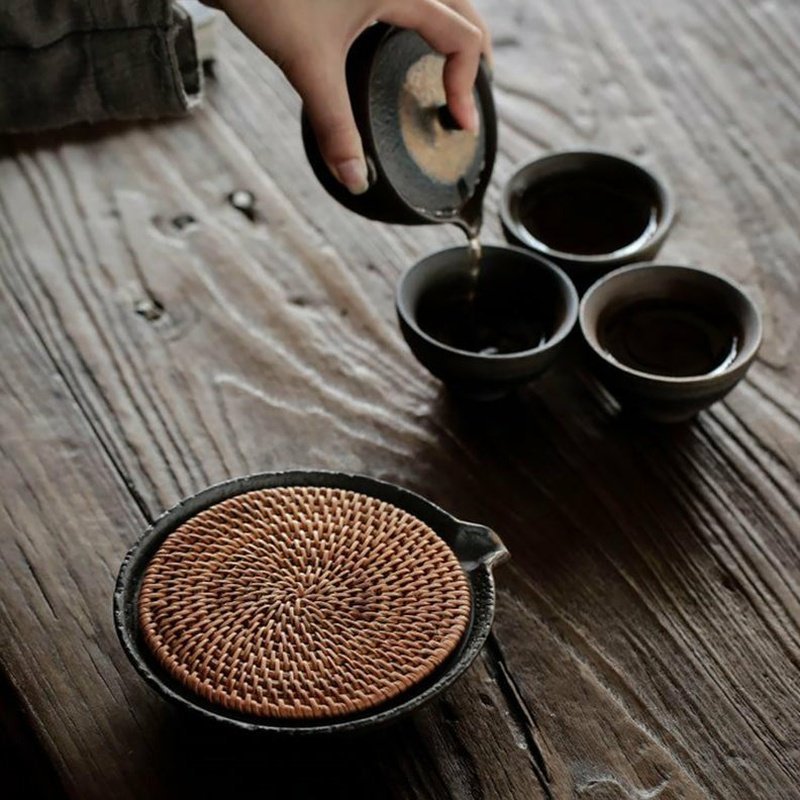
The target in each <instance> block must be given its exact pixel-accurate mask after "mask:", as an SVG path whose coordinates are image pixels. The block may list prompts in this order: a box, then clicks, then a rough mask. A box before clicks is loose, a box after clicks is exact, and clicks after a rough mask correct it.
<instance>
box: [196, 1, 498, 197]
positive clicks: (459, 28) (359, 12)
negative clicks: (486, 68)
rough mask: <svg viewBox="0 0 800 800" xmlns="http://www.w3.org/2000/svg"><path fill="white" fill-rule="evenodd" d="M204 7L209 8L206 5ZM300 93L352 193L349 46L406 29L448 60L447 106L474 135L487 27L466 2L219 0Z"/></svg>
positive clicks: (363, 179) (358, 152)
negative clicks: (371, 34) (384, 27)
mask: <svg viewBox="0 0 800 800" xmlns="http://www.w3.org/2000/svg"><path fill="white" fill-rule="evenodd" d="M209 4H212V3H211V2H209ZM213 4H214V5H216V6H217V7H219V8H221V9H222V10H223V11H225V12H226V13H227V14H228V16H229V17H230V18H231V20H233V22H234V23H235V24H236V25H237V26H238V27H239V28H240V29H241V30H242V32H243V33H244V34H245V35H246V36H247V37H248V38H250V39H251V40H252V41H253V42H254V43H255V44H256V45H257V46H258V47H260V48H261V50H263V51H264V52H265V53H266V54H267V55H268V56H269V57H270V58H271V59H272V60H273V61H274V62H275V63H276V64H277V65H278V66H279V67H280V68H281V69H282V70H283V72H284V74H285V75H286V77H287V78H288V79H289V81H290V82H291V83H292V85H293V86H294V87H295V89H297V91H298V92H299V93H300V96H301V97H302V98H303V102H304V103H305V107H306V111H307V113H308V117H309V119H310V121H311V125H312V126H313V128H314V133H315V134H316V137H317V141H318V142H319V147H320V151H321V153H322V156H323V158H324V159H325V161H326V163H327V164H328V167H329V169H330V170H331V172H332V173H333V174H334V175H336V177H337V178H338V179H339V181H341V183H343V184H344V185H345V186H346V187H347V188H348V189H349V190H350V191H351V192H353V193H354V194H360V193H362V192H364V191H366V190H367V188H368V187H369V183H368V178H367V165H366V162H365V160H364V151H363V148H362V145H361V137H360V136H359V133H358V128H357V127H356V123H355V120H354V119H353V112H352V109H351V107H350V98H349V95H348V92H347V83H346V80H345V59H346V56H347V51H348V50H349V49H350V45H351V44H352V43H353V41H354V39H355V38H356V37H357V36H358V35H359V34H360V33H361V32H362V31H363V30H364V29H365V28H367V27H368V26H369V25H371V24H372V23H373V22H375V21H381V22H386V23H389V24H391V25H397V26H398V27H401V28H409V29H411V30H415V31H417V33H419V34H420V36H422V38H423V39H425V40H426V41H427V42H428V44H429V45H430V46H431V47H432V48H434V49H435V50H437V51H438V52H440V53H441V54H442V55H444V56H445V57H446V59H447V60H446V63H445V68H444V86H445V92H446V94H447V104H448V106H449V108H450V112H451V113H452V115H453V117H454V118H455V120H456V121H457V122H458V123H459V125H461V127H462V128H466V129H467V130H472V131H475V130H476V129H477V127H478V112H477V109H476V108H475V101H474V98H473V94H472V87H473V85H474V83H475V77H476V75H477V72H478V65H479V62H480V55H481V53H482V52H483V53H484V54H485V55H486V56H487V58H489V59H490V58H491V42H490V38H489V33H488V30H487V28H486V25H485V23H484V22H483V20H482V19H481V17H480V15H479V14H478V13H477V11H475V9H474V8H473V6H472V4H471V2H470V0H216V2H213Z"/></svg>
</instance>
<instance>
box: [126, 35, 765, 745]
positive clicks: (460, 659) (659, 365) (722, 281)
mask: <svg viewBox="0 0 800 800" xmlns="http://www.w3.org/2000/svg"><path fill="white" fill-rule="evenodd" d="M442 64H443V59H442V58H441V57H440V56H438V55H436V54H434V53H433V52H432V51H431V50H430V48H429V47H428V46H427V45H426V44H425V42H424V41H423V40H422V39H421V38H420V37H419V36H417V35H416V34H414V33H412V32H410V31H405V30H401V29H397V28H390V27H388V26H385V25H380V24H378V25H374V26H372V27H370V28H369V29H368V30H367V31H366V32H365V33H364V34H362V35H361V36H360V37H359V38H358V39H357V40H356V42H355V44H354V45H353V47H352V48H351V51H350V54H349V56H348V61H347V78H348V86H349V89H350V95H351V101H352V106H353V110H354V112H355V116H356V119H357V122H358V124H359V129H360V132H361V135H362V140H363V143H364V149H365V153H366V156H367V163H368V169H369V175H370V187H369V189H368V190H367V191H366V192H365V193H364V194H362V195H351V194H350V193H349V192H348V191H347V190H346V189H344V188H343V187H342V186H341V185H340V184H339V183H338V181H336V180H335V179H334V177H333V176H332V175H331V174H330V172H329V171H328V168H327V166H326V165H325V163H324V161H323V160H322V157H321V155H320V153H319V150H318V148H317V145H316V141H315V139H314V137H313V135H312V133H311V131H310V129H309V127H308V125H307V124H306V122H305V119H304V125H303V137H304V142H305V145H306V152H307V154H308V158H309V161H310V163H311V165H312V167H313V169H314V172H315V173H316V175H317V177H318V178H319V180H320V182H321V183H322V184H323V186H324V187H325V188H326V189H327V190H328V192H329V193H330V194H331V195H333V197H335V198H336V199H337V200H338V201H339V202H341V203H342V204H343V205H345V206H347V207H348V208H350V209H352V210H353V211H356V212H357V213H359V214H362V215H364V216H366V217H369V218H372V219H376V220H383V221H387V222H395V223H407V224H422V223H431V222H439V223H441V222H449V223H455V224H458V225H459V226H460V227H462V228H463V229H464V230H465V232H466V233H467V234H468V236H470V237H471V238H472V240H473V242H474V241H476V240H477V235H478V232H479V230H480V223H481V213H482V206H483V197H484V193H485V191H486V188H487V186H488V184H489V180H490V178H491V173H492V167H493V164H494V158H495V152H496V148H497V120H496V116H495V110H494V105H493V100H492V92H491V83H490V78H489V75H488V74H487V72H486V71H485V70H484V69H483V68H481V71H480V73H479V75H478V78H477V81H476V85H475V97H476V101H477V105H478V108H479V112H480V128H479V133H478V134H473V133H469V132H467V131H462V130H460V129H458V126H457V125H455V123H454V121H453V119H452V117H451V116H450V115H449V113H448V112H447V108H446V103H445V97H444V90H443V87H442V81H441V72H442ZM674 215H675V206H674V201H673V197H672V193H671V192H670V190H669V188H668V187H667V185H666V184H665V182H664V181H663V180H661V179H660V178H659V177H658V176H656V175H655V174H654V173H653V172H652V171H650V170H648V169H645V168H644V167H643V166H641V165H639V164H637V163H634V162H633V161H630V160H628V159H627V158H623V157H620V156H617V155H612V154H609V153H601V152H565V153H555V154H551V155H547V156H544V157H543V158H538V159H536V160H534V161H531V162H529V163H527V164H524V165H523V166H521V167H520V168H518V169H517V170H516V172H515V173H514V174H513V176H512V177H511V179H510V180H509V181H508V183H507V184H506V186H505V188H504V191H503V194H502V203H501V217H502V223H503V228H504V230H505V233H506V235H507V238H508V239H509V240H510V241H511V242H513V245H511V246H500V245H492V246H486V247H483V248H479V252H478V254H477V255H476V254H475V248H474V247H473V248H472V249H470V248H468V247H456V248H451V249H448V250H444V251H441V252H437V253H434V254H432V255H429V256H427V257H425V258H423V259H422V260H421V261H419V262H418V263H417V264H415V265H414V266H412V267H411V268H410V269H409V270H408V271H407V272H406V273H405V275H404V276H403V277H402V278H401V280H400V283H399V286H398V289H397V297H396V305H397V314H398V318H399V323H400V327H401V330H402V332H403V335H404V337H405V339H406V341H407V342H408V344H409V346H410V348H411V350H412V352H413V353H414V355H415V356H416V357H417V359H418V360H419V361H420V362H421V363H422V364H423V365H424V366H425V367H427V369H429V370H430V372H431V373H433V374H434V375H435V376H437V377H438V378H440V379H441V380H442V381H444V382H445V383H446V384H447V385H448V387H450V388H451V389H452V390H453V391H454V392H457V393H460V394H463V395H466V396H468V397H470V398H472V399H478V400H492V399H495V398H498V397H501V396H504V395H506V394H508V393H509V392H510V391H513V390H514V389H516V388H517V387H519V386H520V385H522V384H524V383H526V382H527V381H529V380H531V379H532V378H534V377H535V376H536V375H538V374H540V373H541V372H542V371H543V370H545V369H546V368H547V367H549V366H550V365H551V364H552V363H553V362H555V361H557V360H558V358H559V355H560V354H561V353H562V349H563V347H564V345H565V344H566V342H567V339H568V337H569V336H570V334H571V333H572V331H573V329H574V328H575V327H576V326H577V327H578V328H579V330H580V334H581V336H582V338H583V341H584V342H585V346H586V347H585V349H586V351H587V352H588V354H589V356H590V358H591V359H592V364H593V367H594V369H595V371H596V375H597V377H598V379H599V380H600V381H601V382H602V383H603V385H604V386H605V387H606V388H607V389H608V391H609V392H610V393H611V394H612V395H613V396H614V397H615V398H616V399H617V400H618V401H619V402H620V404H621V405H622V406H623V407H626V408H631V409H633V410H634V411H635V412H637V413H639V414H641V415H643V416H645V417H648V418H651V419H653V420H657V421H662V422H676V421H680V420H684V419H687V418H689V417H691V416H693V415H694V414H695V413H696V412H697V411H699V410H700V409H702V408H704V407H706V406H708V405H709V404H711V403H713V402H714V401H716V400H718V399H719V398H721V397H722V396H723V395H725V394H726V393H727V392H728V391H730V389H731V388H732V387H733V386H734V385H735V384H736V383H737V382H738V381H739V380H740V379H741V378H742V376H743V375H744V373H745V372H746V370H747V369H748V367H749V365H750V364H751V362H752V361H753V359H754V357H755V354H756V351H757V349H758V346H759V344H760V339H761V321H760V315H759V312H758V309H757V308H756V306H755V305H754V304H753V302H752V301H751V300H750V299H749V298H748V297H747V295H746V294H745V293H744V292H743V291H742V290H741V289H740V288H739V287H737V286H736V285H735V284H733V283H732V282H731V281H729V280H727V279H726V278H724V277H722V276H721V275H717V274H714V273H711V272H707V271H704V270H701V269H697V268H694V267H686V266H675V265H666V264H653V263H646V262H649V261H650V260H651V259H653V258H654V257H655V256H656V254H657V252H658V250H659V248H660V246H661V244H662V243H663V241H664V239H665V237H666V235H667V233H668V231H669V229H670V226H671V224H672V221H673V218H674ZM643 262H644V263H643ZM579 293H582V298H581V297H580V294H579ZM506 557H507V552H506V550H505V548H504V547H503V545H502V543H501V542H500V540H499V539H498V537H497V535H496V534H495V533H494V532H492V531H491V530H490V529H489V528H487V527H485V526H482V525H476V524H472V523H467V522H462V521H460V520H457V519H455V518H454V517H452V516H450V515H449V514H448V513H446V512H445V511H443V510H442V509H441V508H438V507H437V506H435V505H434V504H432V503H430V502H429V501H427V500H426V499H424V498H422V497H420V496H419V495H416V494H414V493H412V492H409V491H407V490H404V489H401V488H399V487H397V486H393V485H391V484H389V483H385V482H382V481H377V480H374V479H371V478H367V477H363V476H357V475H346V474H342V473H332V472H318V471H315V472H297V471H294V472H281V473H269V474H259V475H251V476H248V477H244V478H239V479H235V480H232V481H229V482H227V483H224V484H220V485H217V486H213V487H211V488H209V489H206V490H205V491H202V492H200V493H198V494H196V495H194V496H193V497H191V498H188V499H187V500H185V501H183V502H182V503H180V504H179V505H178V506H176V507H175V508H173V509H171V510H170V511H168V512H166V514H165V515H164V516H162V517H161V518H160V519H159V520H157V521H156V522H155V523H154V524H153V525H152V526H151V527H150V528H149V529H148V530H147V531H146V532H145V534H144V535H143V537H142V538H141V539H140V540H139V541H138V542H137V543H136V544H135V545H134V547H133V548H131V550H130V551H129V553H128V554H127V556H126V558H125V560H124V562H123V564H122V567H121V570H120V573H119V577H118V580H117V587H116V590H115V595H114V614H115V622H116V626H117V631H118V633H119V636H120V640H121V642H122V645H123V647H124V649H125V651H126V653H127V654H128V656H129V658H130V659H131V661H132V663H133V664H134V666H135V667H136V669H137V670H138V672H139V673H140V674H141V675H142V677H143V678H144V679H145V680H146V681H147V683H148V684H150V685H151V686H152V687H154V688H155V689H156V690H157V691H158V692H160V693H161V694H162V695H163V696H164V697H166V698H168V699H169V700H172V701H173V702H175V703H177V704H178V705H180V706H182V707H184V708H186V709H189V710H191V711H192V712H194V713H195V714H197V715H199V716H201V717H204V718H206V719H210V720H214V721H215V722H217V723H224V724H225V725H228V726H233V727H237V728H240V729H245V730H248V731H260V732H267V733H273V734H275V733H280V734H314V733H317V734H319V733H335V732H346V731H357V730H360V729H364V728H369V727H372V726H375V725H378V724H381V723H385V722H388V721H390V720H394V719H396V718H397V717H399V716H401V715H403V714H405V713H408V712H410V711H412V710H414V709H416V708H418V707H419V706H421V705H422V704H423V703H425V702H426V701H428V700H430V699H431V698H433V697H434V696H435V695H437V694H438V693H439V692H441V691H442V690H444V689H445V688H447V687H448V686H450V685H451V684H452V683H453V682H454V681H455V680H456V679H457V678H458V677H459V676H460V675H461V674H462V673H463V672H464V670H465V669H466V668H467V667H468V666H469V665H470V663H471V662H472V661H473V659H474V658H475V657H476V655H477V654H478V652H479V651H480V649H481V647H482V646H483V644H484V642H485V640H486V637H487V636H488V634H489V630H490V627H491V624H492V618H493V615H494V607H495V590H494V581H493V577H492V568H493V567H494V566H495V565H496V564H498V563H500V562H501V561H502V560H503V559H504V558H506Z"/></svg>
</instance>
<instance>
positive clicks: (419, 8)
mask: <svg viewBox="0 0 800 800" xmlns="http://www.w3.org/2000/svg"><path fill="white" fill-rule="evenodd" d="M381 19H382V20H383V21H384V22H389V23H391V24H393V25H398V26H400V27H402V28H411V29H413V30H415V31H416V32H417V33H418V34H419V35H420V36H422V38H423V39H425V41H426V42H427V43H428V44H429V45H430V46H431V47H432V48H433V49H434V50H438V51H439V52H440V53H442V55H444V56H446V57H447V62H446V63H445V67H444V76H443V77H444V89H445V93H446V94H447V105H448V106H449V107H450V112H451V113H452V115H453V116H454V117H455V119H456V121H457V122H458V124H459V125H461V127H462V128H466V129H467V130H469V131H477V129H478V124H479V123H478V110H477V108H476V107H475V99H474V97H473V93H472V88H473V86H474V85H475V76H476V75H477V74H478V65H479V63H480V54H481V45H482V42H483V33H482V32H481V29H480V28H479V27H477V26H476V25H474V24H473V23H472V22H470V21H469V20H467V19H466V18H465V17H463V16H462V15H461V14H459V13H458V12H457V11H454V10H453V9H452V8H449V7H448V6H446V5H444V4H443V3H441V2H438V0H406V1H405V2H403V3H398V4H397V6H396V7H395V8H393V9H391V10H390V11H389V12H388V13H386V14H383V15H381Z"/></svg>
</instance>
